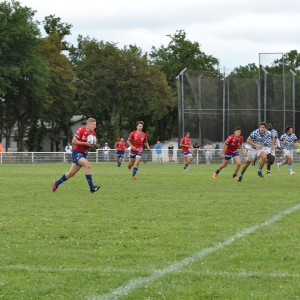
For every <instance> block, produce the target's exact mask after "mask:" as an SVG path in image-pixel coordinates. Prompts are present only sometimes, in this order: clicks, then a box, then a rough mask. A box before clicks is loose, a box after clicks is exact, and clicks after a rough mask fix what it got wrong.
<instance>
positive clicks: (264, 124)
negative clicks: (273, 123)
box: [259, 122, 267, 127]
mask: <svg viewBox="0 0 300 300" xmlns="http://www.w3.org/2000/svg"><path fill="white" fill-rule="evenodd" d="M259 126H265V127H267V123H266V122H260V124H259Z"/></svg>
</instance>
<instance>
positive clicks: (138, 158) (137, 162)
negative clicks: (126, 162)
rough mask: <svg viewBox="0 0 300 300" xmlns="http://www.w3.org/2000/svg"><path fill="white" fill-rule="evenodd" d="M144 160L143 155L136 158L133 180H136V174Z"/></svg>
mask: <svg viewBox="0 0 300 300" xmlns="http://www.w3.org/2000/svg"><path fill="white" fill-rule="evenodd" d="M141 160H142V154H137V155H136V157H135V164H134V167H133V170H132V177H131V178H132V179H136V177H135V176H136V173H137V171H138V169H139V165H140V162H141Z"/></svg>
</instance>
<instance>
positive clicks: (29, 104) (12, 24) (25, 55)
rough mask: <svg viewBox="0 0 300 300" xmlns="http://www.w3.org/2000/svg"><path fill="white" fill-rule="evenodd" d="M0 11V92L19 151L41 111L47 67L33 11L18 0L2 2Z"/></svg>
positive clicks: (47, 72) (22, 147)
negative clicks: (13, 127) (28, 130)
mask: <svg viewBox="0 0 300 300" xmlns="http://www.w3.org/2000/svg"><path fill="white" fill-rule="evenodd" d="M0 12H1V13H0V28H1V31H0V62H1V63H0V78H1V79H0V93H1V94H3V95H4V96H3V99H4V106H5V109H7V110H9V112H10V113H12V114H13V117H14V120H15V122H16V126H17V130H16V133H15V136H16V139H17V142H18V150H19V151H23V150H24V138H25V136H26V132H27V129H28V126H29V124H30V122H31V120H32V119H34V118H37V117H38V116H39V114H40V112H41V107H42V100H41V98H42V97H41V96H42V94H43V91H44V89H45V87H46V86H47V83H48V82H47V79H48V75H49V69H48V66H47V63H46V62H45V61H44V60H43V58H42V56H41V53H40V50H41V44H42V40H41V38H40V31H39V29H38V24H39V23H38V22H34V21H33V16H34V13H35V12H34V11H33V10H32V9H31V8H28V7H26V6H25V7H22V6H21V5H20V3H19V2H18V1H11V3H9V2H1V3H0ZM3 114H5V112H2V117H3ZM6 115H7V111H6ZM7 130H8V131H9V129H8V128H7Z"/></svg>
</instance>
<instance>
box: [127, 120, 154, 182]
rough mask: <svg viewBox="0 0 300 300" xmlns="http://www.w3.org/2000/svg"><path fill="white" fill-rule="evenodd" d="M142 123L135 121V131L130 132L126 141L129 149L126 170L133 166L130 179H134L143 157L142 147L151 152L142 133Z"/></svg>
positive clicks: (144, 134) (145, 136)
mask: <svg viewBox="0 0 300 300" xmlns="http://www.w3.org/2000/svg"><path fill="white" fill-rule="evenodd" d="M143 127H144V122H143V121H137V122H136V130H135V131H133V132H131V133H130V135H129V137H128V139H127V144H128V145H129V147H130V159H129V164H128V169H129V170H130V169H131V167H132V166H133V165H134V168H133V171H132V176H131V179H134V180H135V179H136V177H135V175H136V173H137V171H138V168H139V164H140V161H141V159H142V157H143V149H144V145H145V146H146V147H147V149H148V150H151V149H150V147H149V144H148V138H147V134H146V133H145V132H143Z"/></svg>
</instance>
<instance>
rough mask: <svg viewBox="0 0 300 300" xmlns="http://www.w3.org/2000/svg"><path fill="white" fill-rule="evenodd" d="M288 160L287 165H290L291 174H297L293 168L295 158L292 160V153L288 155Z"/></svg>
mask: <svg viewBox="0 0 300 300" xmlns="http://www.w3.org/2000/svg"><path fill="white" fill-rule="evenodd" d="M286 160H287V164H288V167H289V170H290V174H291V175H293V174H295V173H296V172H294V171H293V168H292V162H293V158H292V155H291V153H290V154H289V155H286Z"/></svg>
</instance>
